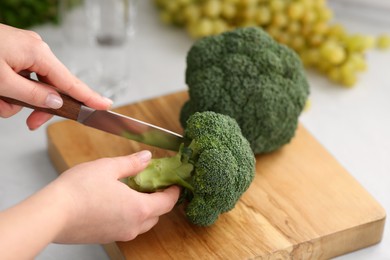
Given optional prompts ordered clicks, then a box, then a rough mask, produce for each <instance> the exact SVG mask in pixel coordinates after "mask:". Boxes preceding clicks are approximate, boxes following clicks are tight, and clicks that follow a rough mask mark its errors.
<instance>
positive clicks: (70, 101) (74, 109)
mask: <svg viewBox="0 0 390 260" xmlns="http://www.w3.org/2000/svg"><path fill="white" fill-rule="evenodd" d="M59 94H60V96H61V98H62V100H63V105H62V107H60V108H59V109H52V108H44V107H37V106H33V105H31V104H28V103H25V102H23V101H20V100H17V99H13V98H9V97H4V96H0V99H1V100H4V101H5V102H7V103H9V104H14V105H18V106H22V107H28V108H31V109H34V110H37V111H41V112H45V113H48V114H52V115H55V116H60V117H63V118H67V119H71V120H75V121H77V118H78V116H79V113H80V109H81V106H82V105H83V104H82V103H81V102H80V101H78V100H76V99H74V98H72V97H70V96H68V95H65V94H62V93H59Z"/></svg>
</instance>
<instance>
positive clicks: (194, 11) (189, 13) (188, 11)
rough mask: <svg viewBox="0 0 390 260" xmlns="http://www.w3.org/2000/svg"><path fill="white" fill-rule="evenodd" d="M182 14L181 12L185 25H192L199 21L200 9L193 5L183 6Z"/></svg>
mask: <svg viewBox="0 0 390 260" xmlns="http://www.w3.org/2000/svg"><path fill="white" fill-rule="evenodd" d="M182 12H183V16H184V20H185V21H186V22H187V23H193V22H195V21H197V20H199V19H200V17H201V11H200V8H199V6H197V5H195V4H189V5H187V6H185V7H184V8H183V11H182Z"/></svg>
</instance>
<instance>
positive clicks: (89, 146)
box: [47, 92, 386, 259]
mask: <svg viewBox="0 0 390 260" xmlns="http://www.w3.org/2000/svg"><path fill="white" fill-rule="evenodd" d="M187 98H188V96H187V94H186V93H184V92H180V93H174V94H170V95H167V96H163V97H158V98H155V99H151V100H146V101H142V102H139V103H135V104H131V105H127V106H124V107H121V108H118V109H116V110H115V111H116V112H119V113H123V114H126V115H129V116H132V117H135V118H138V119H141V120H145V121H148V122H150V123H152V124H156V125H159V126H162V127H165V128H168V129H170V130H172V131H176V132H179V133H181V132H182V129H181V126H180V124H179V121H178V117H179V111H180V108H181V106H182V104H183V102H184V101H185V100H186V99H187ZM47 135H48V153H49V156H50V158H51V160H52V162H53V164H54V166H55V167H56V169H57V170H58V172H59V173H61V172H63V171H65V170H66V169H68V168H70V167H72V166H74V165H76V164H78V163H81V162H85V161H91V160H94V159H97V158H101V157H110V156H119V155H124V154H129V153H133V152H136V151H138V150H140V149H145V148H146V149H150V150H151V151H152V152H153V154H154V157H160V156H164V155H167V154H170V153H171V152H167V151H163V150H160V149H157V148H153V147H148V146H147V145H142V144H139V143H136V142H134V141H131V140H126V139H124V138H120V137H117V136H113V135H110V134H107V133H103V132H101V131H99V130H95V129H91V128H88V127H85V126H82V125H80V124H77V123H75V122H72V121H70V120H67V121H62V122H56V123H53V124H51V125H50V126H49V127H48V129H47ZM256 160H257V164H256V177H255V180H254V181H253V183H252V185H251V186H250V188H249V189H248V191H247V192H246V193H245V194H244V195H243V196H242V198H241V199H240V201H239V203H238V204H237V205H236V207H235V208H234V209H233V210H232V211H230V212H228V213H225V214H223V215H222V216H221V217H220V218H219V219H218V221H217V223H216V224H215V225H213V226H211V227H197V226H194V225H191V224H190V223H189V222H187V220H186V219H185V216H184V213H183V208H182V207H180V206H178V207H176V208H175V209H174V210H173V211H172V212H170V213H168V214H166V215H164V216H162V217H161V218H160V221H159V223H158V224H157V225H156V226H155V227H154V228H153V229H152V230H151V231H149V232H147V233H145V234H142V235H140V236H138V237H137V238H136V239H135V240H133V241H129V242H115V243H112V244H109V245H104V247H105V249H106V251H107V253H108V254H109V256H110V257H111V258H112V259H328V258H331V257H334V256H337V255H341V254H345V253H347V252H351V251H354V250H357V249H360V248H363V247H367V246H370V245H373V244H375V243H378V242H379V241H380V240H381V238H382V234H383V229H384V224H385V217H386V214H385V211H384V209H383V208H382V207H381V206H380V205H379V204H378V203H377V202H376V201H375V199H374V198H372V196H371V195H370V194H369V193H368V192H367V191H366V190H365V189H364V188H363V187H362V186H361V185H360V184H359V183H358V182H357V181H356V180H355V179H354V178H353V177H352V176H351V175H350V174H349V173H348V172H347V171H346V170H345V169H344V168H343V167H342V166H341V165H340V164H339V163H338V162H337V161H336V160H335V158H333V157H332V156H331V155H330V154H329V153H328V152H327V151H326V150H325V149H324V148H323V147H322V146H321V144H320V143H319V142H318V141H316V140H315V138H313V136H312V135H311V134H310V133H309V132H308V131H307V130H306V129H305V128H304V126H302V125H300V126H299V128H298V130H297V133H296V136H295V137H294V138H293V140H292V142H291V143H289V144H287V145H285V146H284V147H283V148H282V149H280V150H278V151H276V152H273V153H270V154H267V155H260V156H257V158H256ZM367 174H369V173H367Z"/></svg>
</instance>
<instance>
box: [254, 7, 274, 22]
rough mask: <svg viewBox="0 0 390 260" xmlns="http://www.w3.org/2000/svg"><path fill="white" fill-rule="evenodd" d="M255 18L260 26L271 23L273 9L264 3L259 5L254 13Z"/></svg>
mask: <svg viewBox="0 0 390 260" xmlns="http://www.w3.org/2000/svg"><path fill="white" fill-rule="evenodd" d="M254 20H255V22H256V23H257V24H258V25H260V26H264V25H267V24H269V23H270V22H271V10H270V9H269V8H268V7H266V6H264V5H261V6H259V7H257V8H256V10H255V14H254Z"/></svg>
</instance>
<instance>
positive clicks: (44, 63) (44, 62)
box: [0, 24, 112, 129]
mask: <svg viewBox="0 0 390 260" xmlns="http://www.w3.org/2000/svg"><path fill="white" fill-rule="evenodd" d="M0 39H1V41H0V96H6V97H11V98H14V99H18V100H21V101H24V102H26V103H29V104H32V105H35V106H40V107H46V108H54V109H57V108H60V107H61V106H62V99H61V97H60V96H59V95H58V92H57V90H58V91H61V92H64V93H66V94H68V95H70V96H72V97H73V98H75V99H77V100H79V101H81V102H83V103H84V104H86V105H87V106H90V107H92V108H94V109H107V108H108V107H109V106H110V105H111V104H112V102H111V101H110V100H109V99H106V98H104V97H101V96H100V95H99V94H97V93H96V92H94V91H93V90H91V89H90V88H89V87H88V86H87V85H85V84H84V83H82V82H81V81H80V80H79V79H77V78H76V77H75V76H73V75H72V74H71V73H70V72H69V70H68V69H67V68H66V67H65V66H64V65H63V64H62V63H61V62H60V61H59V60H58V59H57V58H56V57H55V55H54V54H53V53H52V52H51V50H50V48H49V46H48V45H47V44H46V43H45V42H44V41H43V40H42V38H41V37H40V36H39V35H38V34H37V33H35V32H33V31H27V30H21V29H17V28H13V27H10V26H6V25H3V24H0ZM31 72H35V73H36V74H37V76H38V77H39V80H40V81H41V82H36V81H32V80H29V79H27V78H26V77H27V76H29V75H30V73H31ZM42 82H45V83H47V84H45V83H42ZM20 109H21V107H19V106H16V105H11V104H8V103H6V102H4V101H2V100H0V117H10V116H12V115H14V114H16V113H17V112H18V111H19V110H20ZM51 117H52V116H51V115H49V114H46V113H43V112H38V111H34V112H32V113H31V115H30V116H29V117H28V119H27V125H28V127H29V128H30V129H36V128H38V127H39V126H41V125H42V124H43V123H45V122H46V121H47V120H49V119H50V118H51Z"/></svg>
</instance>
